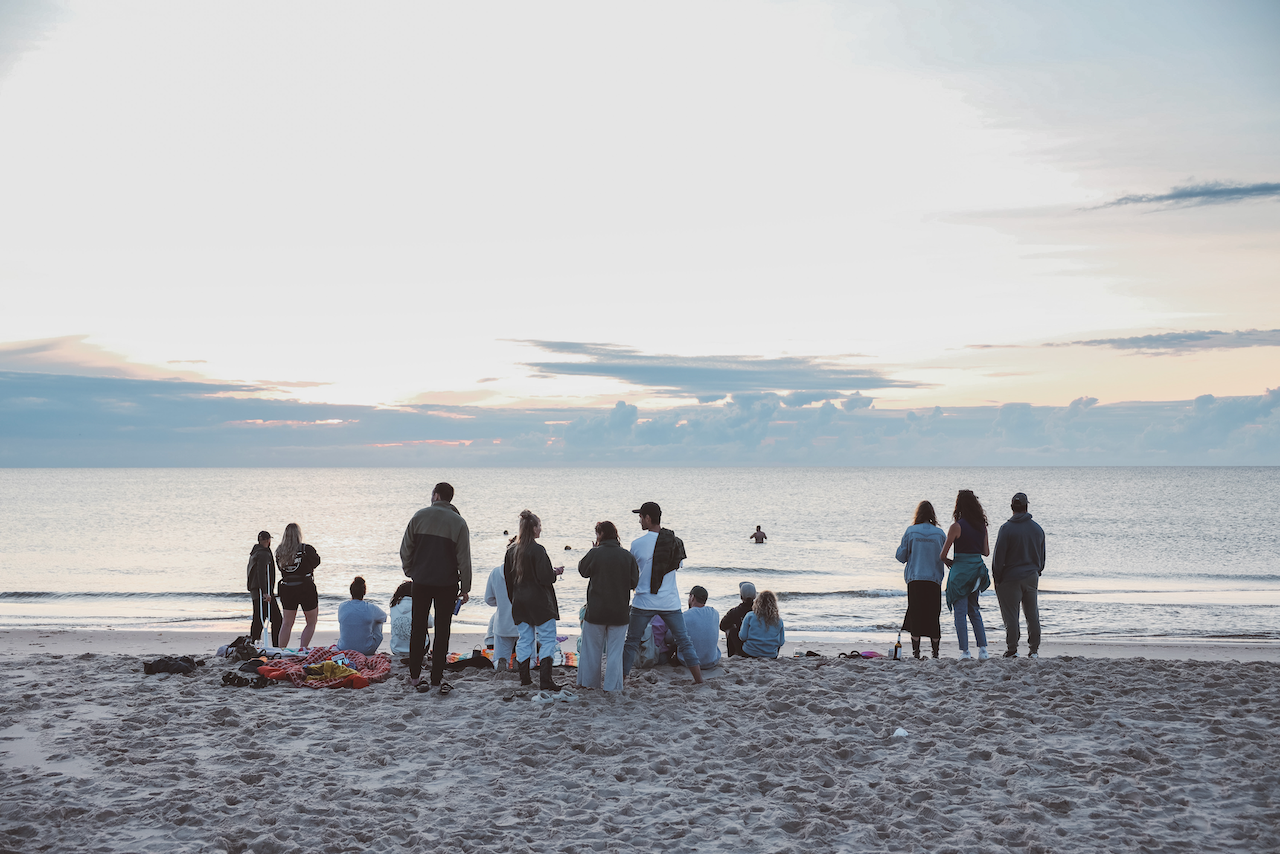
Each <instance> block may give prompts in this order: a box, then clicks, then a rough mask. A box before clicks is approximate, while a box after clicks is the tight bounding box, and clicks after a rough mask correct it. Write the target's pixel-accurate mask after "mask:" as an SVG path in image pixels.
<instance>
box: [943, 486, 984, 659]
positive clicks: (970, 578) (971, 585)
mask: <svg viewBox="0 0 1280 854" xmlns="http://www.w3.org/2000/svg"><path fill="white" fill-rule="evenodd" d="M951 518H952V519H954V520H955V521H954V522H953V523H952V524H951V527H950V528H948V529H947V541H946V542H945V543H944V544H943V546H942V562H943V563H945V564H946V565H947V566H948V567H949V568H950V570H951V572H950V574H949V575H948V577H947V606H948V607H950V608H951V609H952V614H953V616H954V617H955V624H956V639H957V640H958V641H959V646H960V657H961V658H962V659H967V658H973V656H972V655H971V654H970V653H969V623H972V624H973V639H974V640H975V641H977V643H978V658H979V659H985V658H988V657H989V656H988V654H987V630H986V626H984V625H983V624H982V608H980V607H979V605H978V594H980V593H981V592H982V591H983V590H986V589H987V588H988V587H990V586H991V577H990V575H989V574H988V572H987V565H986V562H985V561H983V560H982V558H983V557H984V556H986V555H989V554H991V542H990V538H989V537H988V535H987V514H986V512H985V511H984V510H983V509H982V503H981V502H980V501H978V496H976V495H974V494H973V491H972V490H968V489H962V490H960V492H959V494H957V495H956V509H955V512H953V513H952V515H951ZM953 545H954V546H955V557H954V558H949V557H947V552H949V551H951V547H952V546H953Z"/></svg>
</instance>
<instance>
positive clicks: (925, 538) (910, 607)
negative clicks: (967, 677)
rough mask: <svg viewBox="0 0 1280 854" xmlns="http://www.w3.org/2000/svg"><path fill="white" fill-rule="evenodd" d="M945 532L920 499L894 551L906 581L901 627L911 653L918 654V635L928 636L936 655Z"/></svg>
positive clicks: (939, 634)
mask: <svg viewBox="0 0 1280 854" xmlns="http://www.w3.org/2000/svg"><path fill="white" fill-rule="evenodd" d="M946 539H947V537H946V534H943V533H942V529H941V528H939V527H938V514H937V513H935V512H934V510H933V504H931V503H930V502H928V501H921V502H920V503H919V504H918V505H916V515H915V519H914V520H913V521H912V523H911V527H909V528H907V530H906V532H905V533H904V534H903V535H902V543H901V544H900V545H899V546H898V551H897V554H896V555H895V556H896V557H897V558H898V561H899V562H900V563H905V564H906V567H904V568H903V570H902V575H903V577H904V578H905V579H906V582H907V615H906V617H904V618H903V620H902V631H904V632H910V633H911V654H912V655H913V656H915V657H916V658H919V657H920V638H921V637H922V636H923V637H927V638H928V639H929V642H930V644H932V645H933V657H934V658H937V657H938V649H939V647H940V646H941V644H942V623H941V622H940V621H939V620H938V615H939V614H941V613H942V579H943V578H944V577H945V576H946V573H947V569H946V566H945V565H944V564H943V563H942V545H943V543H945V542H946Z"/></svg>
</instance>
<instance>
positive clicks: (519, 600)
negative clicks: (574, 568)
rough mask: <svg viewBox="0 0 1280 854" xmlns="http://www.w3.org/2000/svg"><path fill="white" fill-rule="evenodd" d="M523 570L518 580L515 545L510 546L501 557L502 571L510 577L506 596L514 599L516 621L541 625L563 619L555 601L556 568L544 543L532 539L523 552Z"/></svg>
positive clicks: (507, 578) (512, 616)
mask: <svg viewBox="0 0 1280 854" xmlns="http://www.w3.org/2000/svg"><path fill="white" fill-rule="evenodd" d="M523 560H524V574H523V577H522V578H521V579H520V583H519V584H517V583H516V547H515V546H514V545H513V546H512V547H511V548H509V549H507V554H506V556H505V557H504V558H503V559H502V575H503V577H504V578H506V580H507V597H508V598H510V599H511V619H512V620H513V621H515V622H517V623H528V624H529V625H531V626H540V625H542V624H543V623H545V622H546V621H547V620H558V619H560V606H559V604H558V603H557V602H556V588H555V583H556V571H555V570H554V569H552V568H551V558H549V557H547V550H546V549H544V548H543V547H542V544H541V543H533V544H531V545H530V546H529V547H528V548H527V549H525V552H524V558H523Z"/></svg>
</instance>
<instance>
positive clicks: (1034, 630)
mask: <svg viewBox="0 0 1280 854" xmlns="http://www.w3.org/2000/svg"><path fill="white" fill-rule="evenodd" d="M1009 508H1010V509H1011V510H1013V515H1012V516H1010V517H1009V521H1008V522H1005V523H1004V524H1003V525H1001V526H1000V533H999V534H998V535H997V536H996V548H995V551H994V552H993V553H992V555H991V580H992V581H993V582H994V583H995V587H996V599H997V600H999V602H1000V615H1001V616H1002V617H1004V632H1005V645H1006V646H1007V647H1008V649H1007V650H1006V651H1005V654H1004V657H1005V658H1017V657H1018V638H1019V631H1018V609H1019V607H1021V609H1022V613H1023V614H1025V615H1026V617H1027V648H1028V650H1029V652H1030V655H1031V657H1032V658H1039V657H1040V605H1039V602H1038V596H1039V593H1040V574H1041V573H1042V572H1044V529H1043V528H1041V527H1040V525H1039V524H1038V523H1037V522H1036V521H1034V520H1033V519H1032V518H1031V514H1030V513H1028V512H1027V494H1026V493H1025V492H1019V493H1017V494H1016V495H1014V496H1013V500H1012V501H1011V502H1010V504H1009Z"/></svg>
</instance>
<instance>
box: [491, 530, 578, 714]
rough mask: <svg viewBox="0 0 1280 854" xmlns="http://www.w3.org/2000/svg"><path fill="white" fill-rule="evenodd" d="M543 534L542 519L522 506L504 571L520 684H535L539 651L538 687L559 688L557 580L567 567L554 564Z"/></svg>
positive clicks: (557, 689)
mask: <svg viewBox="0 0 1280 854" xmlns="http://www.w3.org/2000/svg"><path fill="white" fill-rule="evenodd" d="M541 536H542V520H541V519H539V518H538V517H537V516H536V515H534V514H533V513H531V512H530V511H528V510H521V511H520V530H519V533H518V534H517V535H516V537H517V539H516V544H515V545H514V546H512V547H511V548H509V549H507V554H506V556H505V557H504V558H503V560H502V573H503V575H504V576H505V578H506V582H507V597H508V598H509V599H510V600H511V619H512V620H514V621H515V624H516V632H517V633H518V639H517V640H516V666H517V667H519V668H520V684H521V685H532V684H533V679H532V677H531V676H530V675H529V665H530V662H531V661H532V659H533V656H534V653H535V652H536V653H537V655H538V680H539V681H538V689H539V690H540V691H559V690H560V688H561V686H560V685H557V684H556V683H555V681H554V680H553V679H552V678H551V667H552V665H553V664H554V663H555V662H554V658H555V654H556V649H557V647H558V641H557V640H556V620H558V619H560V603H559V602H557V601H556V589H555V583H556V582H557V581H559V580H560V576H561V575H562V574H563V573H564V567H563V566H556V567H553V566H552V565H551V558H550V556H548V555H547V550H546V549H545V548H543V547H542V544H541V543H539V542H538V541H537V540H538V538H539V537H541ZM535 647H536V648H535Z"/></svg>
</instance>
